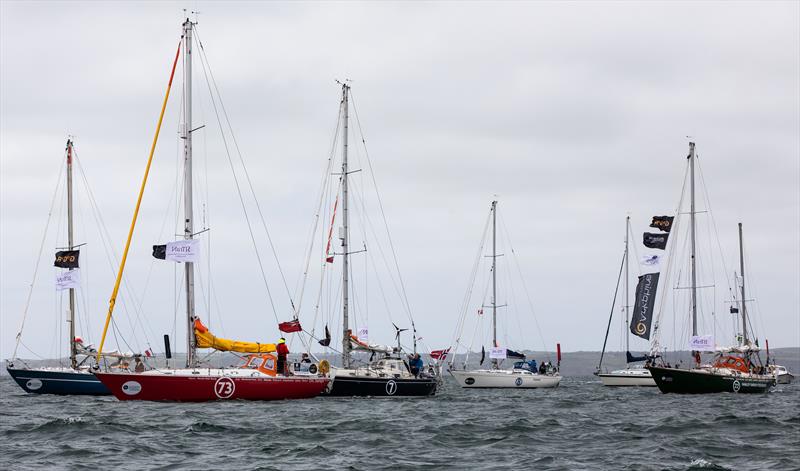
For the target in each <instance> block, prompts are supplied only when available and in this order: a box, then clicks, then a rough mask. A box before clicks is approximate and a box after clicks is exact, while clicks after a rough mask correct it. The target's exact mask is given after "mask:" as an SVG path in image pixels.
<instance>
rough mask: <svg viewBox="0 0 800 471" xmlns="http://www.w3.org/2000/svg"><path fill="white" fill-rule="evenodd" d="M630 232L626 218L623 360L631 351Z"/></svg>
mask: <svg viewBox="0 0 800 471" xmlns="http://www.w3.org/2000/svg"><path fill="white" fill-rule="evenodd" d="M630 232H631V217H630V216H627V217H626V218H625V303H624V306H625V352H626V353H625V358H626V359H627V355H628V353H627V352H629V351H630V350H631V347H630V329H629V325H628V324H629V322H630V317H629V315H628V308H629V307H630V306H629V305H628V300H629V299H630V298H629V295H628V283H629V279H630V276H629V271H628V270H629V269H628V259H629V258H630V257H629V253H628V250H629V249H628V235H629V234H630Z"/></svg>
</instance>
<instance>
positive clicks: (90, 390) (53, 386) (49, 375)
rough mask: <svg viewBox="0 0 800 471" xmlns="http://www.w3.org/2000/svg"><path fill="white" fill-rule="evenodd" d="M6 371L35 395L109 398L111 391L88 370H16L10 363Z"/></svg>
mask: <svg viewBox="0 0 800 471" xmlns="http://www.w3.org/2000/svg"><path fill="white" fill-rule="evenodd" d="M6 370H7V371H8V374H10V375H11V377H12V378H14V381H16V382H17V384H19V386H20V387H21V388H22V389H24V390H25V391H26V392H29V393H34V394H60V395H87V396H107V395H109V394H111V391H109V390H108V388H107V387H105V386H104V385H103V383H101V382H100V380H98V379H97V377H96V376H95V375H94V374H93V373H92V372H91V371H90V370H89V369H88V368H82V369H77V370H73V369H72V368H68V367H53V368H15V367H14V364H13V363H11V362H9V364H8V366H7V368H6Z"/></svg>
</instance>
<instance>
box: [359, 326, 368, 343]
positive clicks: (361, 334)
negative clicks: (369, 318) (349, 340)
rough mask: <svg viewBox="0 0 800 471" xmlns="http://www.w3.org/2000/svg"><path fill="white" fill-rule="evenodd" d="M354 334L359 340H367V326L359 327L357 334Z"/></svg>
mask: <svg viewBox="0 0 800 471" xmlns="http://www.w3.org/2000/svg"><path fill="white" fill-rule="evenodd" d="M356 335H357V336H358V340H361V341H362V342H368V341H369V329H368V328H367V327H359V328H358V334H356Z"/></svg>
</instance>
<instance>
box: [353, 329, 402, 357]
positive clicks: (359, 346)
mask: <svg viewBox="0 0 800 471" xmlns="http://www.w3.org/2000/svg"><path fill="white" fill-rule="evenodd" d="M350 344H351V345H352V346H353V349H355V350H366V351H368V352H377V353H385V354H387V355H388V354H389V353H392V347H390V346H388V345H379V344H375V343H367V342H364V341H363V340H360V339H359V338H358V337H356V336H355V335H352V334H351V335H350Z"/></svg>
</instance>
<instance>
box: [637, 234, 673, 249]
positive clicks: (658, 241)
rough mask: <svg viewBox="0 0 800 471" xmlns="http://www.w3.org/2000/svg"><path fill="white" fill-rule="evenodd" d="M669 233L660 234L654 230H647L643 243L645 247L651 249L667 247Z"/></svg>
mask: <svg viewBox="0 0 800 471" xmlns="http://www.w3.org/2000/svg"><path fill="white" fill-rule="evenodd" d="M668 237H669V234H658V233H652V232H645V233H644V235H643V236H642V243H643V244H644V246H645V247H647V248H650V249H661V250H664V249H665V248H666V247H667V238H668Z"/></svg>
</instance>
